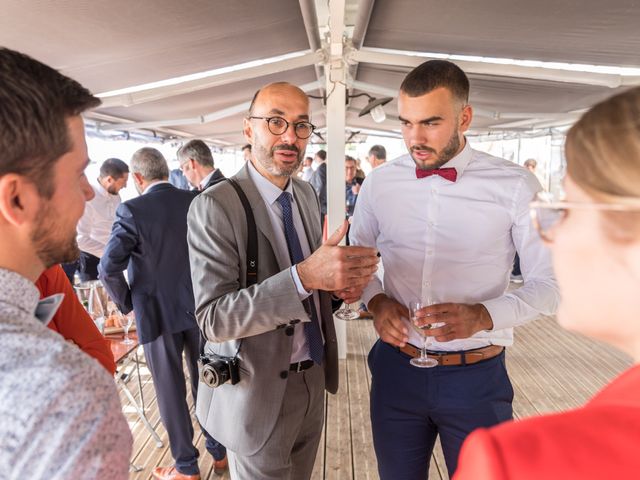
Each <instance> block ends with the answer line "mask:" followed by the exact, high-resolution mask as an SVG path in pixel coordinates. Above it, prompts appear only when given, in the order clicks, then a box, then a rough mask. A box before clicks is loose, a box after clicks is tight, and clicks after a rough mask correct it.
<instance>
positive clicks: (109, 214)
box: [78, 182, 121, 258]
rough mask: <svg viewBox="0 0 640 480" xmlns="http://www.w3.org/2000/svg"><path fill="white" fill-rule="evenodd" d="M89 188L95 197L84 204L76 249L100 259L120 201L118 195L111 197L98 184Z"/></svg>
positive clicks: (93, 184)
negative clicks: (78, 248)
mask: <svg viewBox="0 0 640 480" xmlns="http://www.w3.org/2000/svg"><path fill="white" fill-rule="evenodd" d="M91 187H92V188H93V191H94V192H95V194H96V195H95V197H94V198H93V199H92V200H90V201H88V202H87V203H86V205H85V208H84V214H83V215H82V218H81V219H80V221H79V222H78V247H80V250H82V251H83V252H89V253H90V254H91V255H95V256H96V257H98V258H100V257H102V254H103V253H104V248H105V247H106V246H107V242H108V241H109V236H110V235H111V227H112V226H113V222H114V221H115V219H116V210H117V209H118V205H120V202H121V200H120V195H118V194H116V195H111V194H110V193H109V192H107V191H106V190H105V189H104V187H103V186H102V185H100V183H99V182H96V183H92V184H91Z"/></svg>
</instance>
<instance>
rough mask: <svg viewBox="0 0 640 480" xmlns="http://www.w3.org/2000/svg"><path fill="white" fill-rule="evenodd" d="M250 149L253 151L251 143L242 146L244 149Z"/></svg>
mask: <svg viewBox="0 0 640 480" xmlns="http://www.w3.org/2000/svg"><path fill="white" fill-rule="evenodd" d="M247 149H249V151H251V144H250V143H247V144H246V145H245V146H244V147H242V150H247Z"/></svg>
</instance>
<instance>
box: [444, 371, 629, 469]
mask: <svg viewBox="0 0 640 480" xmlns="http://www.w3.org/2000/svg"><path fill="white" fill-rule="evenodd" d="M453 478H454V480H471V479H473V480H489V479H491V480H507V479H517V480H542V479H545V480H546V479H555V478H558V479H572V478H575V479H580V480H601V479H603V478H640V366H635V367H633V368H630V369H629V370H627V371H626V372H625V373H623V374H622V375H620V376H619V377H618V378H616V379H615V380H614V381H613V382H611V383H610V384H609V385H608V386H607V387H605V388H604V389H603V390H601V391H600V392H599V393H598V394H597V395H596V396H595V397H594V398H593V399H592V400H591V401H590V402H589V403H587V404H586V405H585V406H584V407H582V408H578V409H575V410H570V411H568V412H564V413H558V414H554V415H543V416H540V417H533V418H529V419H527V420H522V421H516V422H507V423H504V424H502V425H498V426H496V427H493V428H490V429H478V430H476V431H475V432H473V433H472V434H471V435H470V436H469V438H468V439H467V440H466V441H465V442H464V444H463V446H462V451H461V452H460V458H459V460H458V469H457V471H456V474H455V476H454V477H453Z"/></svg>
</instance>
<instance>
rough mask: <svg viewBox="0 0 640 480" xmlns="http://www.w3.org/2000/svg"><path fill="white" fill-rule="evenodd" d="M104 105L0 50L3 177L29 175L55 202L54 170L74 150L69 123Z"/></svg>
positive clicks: (49, 72) (28, 61) (58, 75)
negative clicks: (72, 119) (12, 174)
mask: <svg viewBox="0 0 640 480" xmlns="http://www.w3.org/2000/svg"><path fill="white" fill-rule="evenodd" d="M98 105H100V100H99V99H98V98H96V97H94V96H93V95H92V94H91V92H89V90H87V89H86V88H84V87H83V86H82V85H80V84H79V83H78V82H76V81H75V80H72V79H71V78H69V77H66V76H64V75H62V74H61V73H60V72H58V71H57V70H55V69H53V68H51V67H49V66H47V65H45V64H43V63H41V62H38V61H37V60H35V59H33V58H31V57H29V56H27V55H24V54H22V53H20V52H16V51H14V50H10V49H8V48H0V152H2V153H1V154H0V176H3V175H6V174H8V173H15V174H18V175H24V176H25V177H27V178H29V180H30V181H32V182H33V183H34V184H35V186H36V188H37V189H38V192H39V194H40V195H41V196H43V197H45V198H51V196H52V195H53V193H54V180H53V174H52V170H53V167H54V165H55V163H56V161H57V160H58V159H59V158H60V157H61V156H62V155H64V154H65V153H67V152H69V151H70V150H71V148H72V143H71V138H70V135H69V127H68V124H67V120H68V119H69V118H70V117H74V116H77V115H80V114H81V113H82V112H84V111H85V110H87V109H90V108H95V107H97V106H98Z"/></svg>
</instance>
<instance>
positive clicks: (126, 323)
mask: <svg viewBox="0 0 640 480" xmlns="http://www.w3.org/2000/svg"><path fill="white" fill-rule="evenodd" d="M117 318H118V323H119V324H120V326H121V327H122V329H123V330H124V340H123V341H122V343H124V344H125V345H132V344H133V343H135V342H134V341H133V340H131V339H130V338H129V328H131V325H132V324H133V315H131V313H129V314H127V315H123V314H122V313H121V312H120V311H118V313H117Z"/></svg>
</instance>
